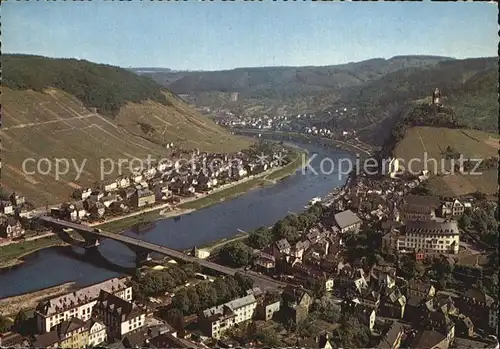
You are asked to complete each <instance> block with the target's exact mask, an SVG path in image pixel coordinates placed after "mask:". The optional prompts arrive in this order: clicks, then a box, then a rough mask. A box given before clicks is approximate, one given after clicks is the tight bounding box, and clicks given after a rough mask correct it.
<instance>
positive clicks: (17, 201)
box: [9, 193, 26, 206]
mask: <svg viewBox="0 0 500 349" xmlns="http://www.w3.org/2000/svg"><path fill="white" fill-rule="evenodd" d="M9 198H10V202H11V203H12V205H14V206H22V205H23V204H24V203H25V202H26V199H25V197H24V196H22V195H17V194H16V193H12V194H10V197H9Z"/></svg>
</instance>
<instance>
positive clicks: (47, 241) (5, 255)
mask: <svg viewBox="0 0 500 349" xmlns="http://www.w3.org/2000/svg"><path fill="white" fill-rule="evenodd" d="M306 155H307V151H306V150H304V149H301V148H298V149H297V151H296V157H295V159H294V160H293V161H292V162H290V163H289V164H287V165H285V166H282V167H279V168H274V169H271V170H268V171H266V172H264V173H261V174H259V175H256V176H254V177H252V178H245V179H242V180H240V181H238V182H235V183H230V184H227V185H226V186H225V187H220V188H217V189H215V190H213V191H212V192H210V193H208V194H205V195H202V196H197V197H192V198H187V199H184V200H183V201H182V202H181V203H180V204H178V205H177V206H176V207H175V208H173V209H172V210H169V211H165V210H166V209H169V208H170V207H171V206H170V205H169V204H162V205H159V206H155V207H151V208H148V209H145V210H141V211H140V212H133V213H131V214H128V215H126V216H120V217H113V218H110V219H108V221H107V222H105V223H93V224H89V225H91V226H96V227H99V228H102V229H105V230H108V231H110V232H114V233H119V232H122V231H124V230H127V229H130V228H131V227H133V226H134V225H136V224H138V223H143V222H151V223H153V222H155V221H158V220H163V219H167V218H174V217H180V216H182V215H186V214H189V213H192V212H194V211H195V210H198V209H201V208H205V207H208V206H211V205H214V204H217V203H220V202H223V201H226V200H228V199H231V198H234V197H236V196H239V195H241V194H244V193H246V192H248V191H249V190H251V189H254V188H257V187H261V186H264V185H272V184H275V183H276V182H277V181H278V180H280V179H282V178H284V177H287V176H289V175H291V174H293V173H294V172H295V171H296V170H297V169H298V168H300V167H302V166H303V165H304V164H305V161H303V159H304V157H305V156H306ZM301 163H304V164H301ZM66 245H67V244H66V243H64V242H62V241H61V240H60V239H59V237H58V236H56V235H54V234H53V235H49V236H46V237H43V238H40V239H36V240H32V241H23V242H19V243H15V244H10V245H4V246H0V269H6V268H10V267H13V266H16V265H19V264H21V263H22V262H23V260H22V259H23V257H26V256H28V255H29V254H32V253H34V252H37V251H39V250H42V249H46V248H50V247H55V246H66Z"/></svg>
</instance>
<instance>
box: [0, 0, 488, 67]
mask: <svg viewBox="0 0 500 349" xmlns="http://www.w3.org/2000/svg"><path fill="white" fill-rule="evenodd" d="M497 13H498V9H497V6H496V5H494V4H492V3H478V2H458V3H457V2H455V3H454V2H447V3H446V2H441V3H431V2H429V1H425V2H421V3H415V2H413V3H408V2H405V3H403V2H385V3H383V2H369V3H367V2H333V3H332V2H283V1H277V2H271V1H269V2H265V1H264V2H197V1H188V2H157V1H155V2H151V1H144V2H140V1H131V2H103V1H99V0H97V1H96V0H94V1H92V2H73V1H71V2H63V1H53V2H33V1H22V2H17V1H16V2H11V1H8V2H2V6H1V17H2V52H3V53H24V54H35V55H43V56H49V57H71V58H78V59H86V60H89V61H92V62H97V63H105V64H111V65H117V66H121V67H162V68H171V69H175V70H222V69H233V68H237V67H257V66H304V65H308V66H311V65H333V64H342V63H348V62H353V61H360V60H364V59H370V58H390V57H393V56H397V55H408V54H429V55H439V56H450V57H455V58H468V57H484V56H497V47H498V35H497V32H498V24H497Z"/></svg>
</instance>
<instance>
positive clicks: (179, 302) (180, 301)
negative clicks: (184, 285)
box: [172, 289, 191, 315]
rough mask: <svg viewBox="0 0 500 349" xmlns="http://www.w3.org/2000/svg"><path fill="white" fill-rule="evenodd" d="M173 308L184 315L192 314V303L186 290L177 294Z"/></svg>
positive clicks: (173, 301)
mask: <svg viewBox="0 0 500 349" xmlns="http://www.w3.org/2000/svg"><path fill="white" fill-rule="evenodd" d="M172 307H173V308H177V309H179V310H180V311H182V313H183V314H186V315H188V314H189V313H190V310H191V302H190V299H189V296H188V294H187V291H186V290H185V289H182V290H180V291H179V292H177V294H176V295H175V297H174V299H172Z"/></svg>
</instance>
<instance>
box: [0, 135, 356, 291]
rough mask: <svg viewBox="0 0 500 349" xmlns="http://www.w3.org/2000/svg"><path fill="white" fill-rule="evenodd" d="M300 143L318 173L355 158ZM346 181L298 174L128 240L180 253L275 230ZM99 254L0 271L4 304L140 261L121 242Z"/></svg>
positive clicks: (52, 254) (65, 253) (52, 257)
mask: <svg viewBox="0 0 500 349" xmlns="http://www.w3.org/2000/svg"><path fill="white" fill-rule="evenodd" d="M295 143H296V144H297V145H299V146H300V147H302V148H305V149H307V150H308V151H309V153H310V155H311V156H312V155H314V154H317V155H316V156H315V157H314V158H313V159H312V161H311V164H310V165H311V167H313V168H315V169H316V170H318V172H320V171H319V168H320V164H321V160H322V159H324V158H326V157H328V158H330V159H332V160H333V161H334V163H336V161H338V160H339V159H341V158H352V155H351V154H349V153H347V152H345V151H342V150H339V149H332V148H328V147H323V146H320V145H315V144H309V143H308V144H306V143H301V142H295ZM324 167H325V169H326V170H327V171H328V170H329V169H330V168H329V167H328V166H326V165H325V166H324ZM345 179H346V176H340V175H339V173H338V172H337V171H334V172H333V173H331V174H329V175H321V174H320V175H316V174H314V171H311V170H308V171H305V172H303V171H302V170H298V171H297V172H296V173H295V174H294V175H292V176H289V177H287V178H286V179H284V180H282V181H279V182H278V183H277V184H275V185H273V186H268V187H262V188H256V189H253V190H251V191H249V192H247V193H245V194H243V195H241V196H239V197H237V198H234V199H231V200H228V201H224V202H221V203H220V204H217V205H214V206H210V207H207V208H204V209H201V210H197V211H195V212H192V213H189V214H186V215H184V216H182V217H180V219H174V218H169V219H164V220H161V221H158V222H156V225H155V226H154V228H152V229H151V230H149V231H146V232H141V233H138V234H136V233H134V232H131V231H127V232H125V233H124V234H126V235H129V236H136V237H138V238H140V239H143V240H146V241H150V242H153V243H157V244H161V245H166V246H169V247H172V248H176V249H188V248H191V247H193V246H202V245H206V244H208V243H210V242H212V241H214V240H218V239H221V238H227V237H231V236H232V235H234V234H236V233H237V232H238V229H241V230H244V231H250V230H252V229H255V228H258V227H260V226H265V225H271V224H273V223H274V222H276V221H278V220H279V219H281V218H283V217H285V216H286V215H287V214H288V213H289V212H290V211H291V212H299V211H302V210H303V209H304V205H306V204H307V203H308V201H309V200H310V199H311V198H313V197H316V196H325V195H326V194H328V193H329V192H331V191H332V189H334V188H336V187H339V186H341V185H343V184H344V183H345ZM99 252H100V255H99V256H95V255H94V256H89V255H87V254H85V252H84V251H83V250H80V249H78V248H74V247H69V246H68V247H55V248H48V249H44V250H40V251H38V252H35V253H33V254H31V255H29V256H27V257H26V258H25V259H24V260H25V262H24V263H22V264H20V265H17V266H14V267H12V268H9V269H4V270H2V271H0V298H4V297H9V296H14V295H19V294H23V293H27V292H33V291H36V290H39V289H42V288H47V287H51V286H55V285H58V284H62V283H65V282H69V281H75V282H76V284H77V285H78V286H86V285H89V284H92V283H96V282H99V281H102V280H104V279H107V278H111V277H115V276H118V275H120V274H122V273H123V272H124V271H130V270H132V268H133V267H134V265H135V255H134V254H133V253H132V252H131V251H130V250H129V249H128V248H127V247H125V246H123V245H121V244H120V243H118V242H116V241H110V240H105V241H103V242H102V243H101V245H100V246H99ZM102 256H103V257H104V258H102ZM106 261H109V262H111V263H107V262H106Z"/></svg>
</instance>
